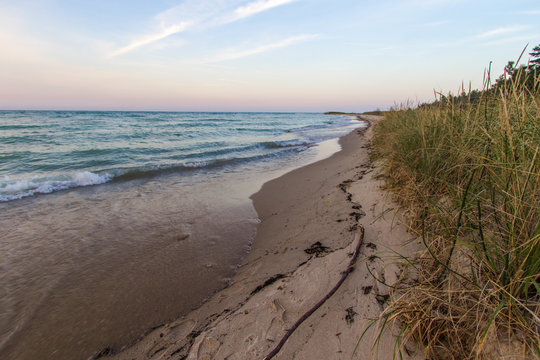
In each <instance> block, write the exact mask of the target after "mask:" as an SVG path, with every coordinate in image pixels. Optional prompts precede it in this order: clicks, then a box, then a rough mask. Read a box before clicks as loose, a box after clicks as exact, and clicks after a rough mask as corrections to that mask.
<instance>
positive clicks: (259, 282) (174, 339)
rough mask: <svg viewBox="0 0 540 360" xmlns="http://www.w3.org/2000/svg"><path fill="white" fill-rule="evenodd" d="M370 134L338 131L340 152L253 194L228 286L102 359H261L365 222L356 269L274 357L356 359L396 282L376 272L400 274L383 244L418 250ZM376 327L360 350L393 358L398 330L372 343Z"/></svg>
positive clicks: (319, 291)
mask: <svg viewBox="0 0 540 360" xmlns="http://www.w3.org/2000/svg"><path fill="white" fill-rule="evenodd" d="M358 118H359V120H364V121H367V122H368V123H369V122H371V121H376V119H377V117H376V116H359V117H358ZM370 133H371V129H369V127H368V128H367V129H356V130H353V131H352V132H351V133H349V134H348V135H346V136H344V137H342V138H340V140H339V141H340V144H341V150H340V151H339V152H337V153H335V154H333V155H332V156H330V157H329V158H326V159H324V160H320V161H318V162H315V163H312V164H309V165H306V166H304V167H301V168H298V169H296V170H292V171H290V172H288V173H286V174H285V175H282V176H280V177H278V178H276V179H273V180H271V181H269V182H267V183H265V184H264V185H263V186H262V188H261V189H260V190H259V191H258V192H257V193H255V194H253V195H252V196H251V199H252V200H253V205H254V207H255V209H256V211H257V214H258V216H259V219H260V220H261V223H260V224H259V225H258V226H257V235H256V237H255V240H254V242H253V245H252V248H251V251H250V253H249V254H248V256H247V257H246V258H245V259H244V261H243V263H242V265H241V267H240V268H239V270H238V272H237V273H236V275H235V276H234V277H233V279H232V281H231V283H230V285H229V286H228V287H226V288H225V289H223V290H221V291H219V292H218V293H216V294H214V295H213V296H212V297H211V298H210V299H209V300H208V301H207V302H205V303H204V304H203V305H202V306H201V307H199V308H198V309H196V310H194V311H192V312H190V313H188V314H187V315H185V316H183V317H182V318H180V319H177V320H175V321H173V322H171V323H168V324H165V325H163V326H160V327H157V328H155V329H153V330H152V331H151V332H150V333H148V334H147V335H146V336H144V337H143V338H142V339H140V340H139V341H138V342H136V343H135V344H134V345H132V346H130V347H128V348H126V349H124V350H122V351H120V352H119V353H117V354H114V355H113V354H112V352H113V350H112V349H106V350H104V351H102V352H101V353H100V354H98V355H97V356H94V358H107V359H169V358H186V359H225V358H231V359H259V358H262V357H264V356H265V355H266V353H268V352H269V351H270V350H272V348H273V347H274V346H275V345H276V344H277V342H279V340H280V338H281V336H282V335H284V333H285V331H286V330H287V329H288V328H289V327H290V326H291V325H292V324H293V323H294V322H295V321H296V320H297V319H298V318H299V317H300V316H301V315H302V314H303V313H304V312H305V311H306V310H307V309H309V308H310V307H311V306H312V305H313V304H314V303H316V302H317V301H318V300H319V299H320V298H321V297H323V296H324V294H325V293H326V292H327V291H328V289H330V288H331V287H332V286H333V284H334V283H335V282H336V281H337V279H338V278H339V277H340V275H341V273H342V272H343V271H344V270H345V269H346V268H347V263H348V262H349V260H350V258H349V256H350V253H351V252H352V251H353V249H354V246H355V244H356V242H355V241H354V240H355V237H357V232H358V231H357V228H358V226H359V225H363V226H364V227H365V231H366V235H365V245H364V246H363V247H362V249H361V254H360V259H359V264H358V266H357V269H356V271H354V272H352V273H351V276H350V277H349V278H348V279H347V280H346V281H345V283H344V284H343V286H342V287H341V289H339V290H338V292H337V293H336V294H335V295H334V296H333V297H332V298H330V299H329V300H328V302H327V303H326V304H324V305H323V306H322V307H321V308H320V309H319V310H317V311H316V312H315V313H314V314H313V315H312V316H311V317H310V318H309V319H308V320H307V321H306V322H305V323H304V324H303V325H302V326H300V328H299V329H298V330H297V331H296V332H295V333H294V334H293V336H292V337H291V338H290V339H289V340H288V342H287V343H286V344H285V346H284V348H283V349H282V350H281V352H280V353H278V354H277V356H276V358H277V359H290V358H294V359H304V358H306V359H308V358H309V359H311V358H321V359H323V358H350V357H351V355H352V353H353V351H354V349H355V347H356V346H357V343H358V340H359V338H360V336H361V334H362V332H363V331H364V329H365V328H366V327H367V326H368V325H369V320H368V319H369V318H375V317H377V316H378V315H379V314H380V312H381V311H382V309H383V308H384V302H385V301H386V300H387V299H388V296H389V287H387V286H383V285H381V283H380V282H378V281H377V279H375V278H374V277H373V276H372V275H371V274H376V276H378V277H379V279H380V278H381V277H382V278H384V279H385V280H386V282H387V283H393V282H395V281H396V280H397V277H399V273H400V268H399V266H398V265H396V264H394V262H395V261H394V260H395V259H393V258H391V257H390V258H389V257H388V254H386V256H385V255H384V253H389V252H392V251H399V252H403V251H410V250H408V249H405V248H404V245H403V243H404V242H405V241H406V240H408V236H409V235H408V234H407V232H406V230H405V229H404V228H403V227H401V226H397V225H396V223H397V220H396V219H397V218H396V216H397V217H398V218H399V214H397V213H395V210H393V208H394V205H393V204H392V203H391V201H390V200H389V199H388V198H387V196H386V195H385V194H384V193H383V192H382V191H381V190H379V185H380V184H379V181H378V180H377V179H375V177H374V174H375V173H374V168H375V167H374V165H373V164H371V162H370V160H369V156H368V148H369V140H368V138H369V136H371V135H370ZM386 258H388V259H390V260H386ZM368 269H369V270H368ZM373 330H375V329H373ZM376 335H377V333H376V332H374V331H368V333H367V335H366V336H365V338H364V339H365V340H363V341H362V342H361V343H358V346H357V349H356V353H357V354H358V353H360V354H368V353H370V354H373V356H375V357H377V356H378V357H380V358H388V356H390V357H389V358H391V353H392V351H393V341H394V337H393V335H392V331H385V332H384V334H383V336H382V337H381V340H380V345H381V346H379V347H378V348H377V349H372V344H373V341H374V336H376ZM372 350H373V352H372ZM389 351H390V352H389Z"/></svg>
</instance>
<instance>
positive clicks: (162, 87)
mask: <svg viewBox="0 0 540 360" xmlns="http://www.w3.org/2000/svg"><path fill="white" fill-rule="evenodd" d="M527 44H528V47H527V50H526V51H525V55H524V57H523V60H522V62H523V61H524V62H526V61H527V59H528V52H530V51H531V50H532V48H533V47H534V46H536V45H539V44H540V2H539V1H538V0H513V1H512V2H508V1H499V0H377V1H364V0H152V1H147V0H17V1H13V0H0V109H5V110H8V109H40V110H145V111H146V110H148V111H313V112H322V111H332V110H334V111H347V112H349V111H350V112H360V111H367V110H374V109H388V108H389V107H391V106H396V105H400V104H405V103H409V104H417V103H421V102H425V101H430V100H433V99H434V92H442V93H448V92H449V91H451V92H454V93H455V92H457V91H459V89H460V87H461V86H462V85H464V86H465V87H466V88H468V87H469V85H470V86H471V87H472V88H481V87H482V84H483V78H484V72H485V70H486V69H487V68H488V67H489V66H490V62H491V69H492V77H497V76H499V75H500V74H501V73H502V71H503V68H504V66H505V65H506V63H507V62H508V61H509V60H514V61H515V60H517V59H518V58H519V56H520V54H521V52H522V51H523V49H524V48H525V46H527Z"/></svg>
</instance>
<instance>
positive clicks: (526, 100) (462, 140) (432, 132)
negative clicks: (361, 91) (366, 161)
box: [373, 74, 540, 359]
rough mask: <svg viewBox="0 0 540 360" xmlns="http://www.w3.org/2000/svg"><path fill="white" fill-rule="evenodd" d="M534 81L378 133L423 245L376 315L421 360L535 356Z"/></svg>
mask: <svg viewBox="0 0 540 360" xmlns="http://www.w3.org/2000/svg"><path fill="white" fill-rule="evenodd" d="M523 76H524V77H525V76H536V74H523ZM539 81H540V79H539V78H538V77H537V76H536V78H535V79H533V80H532V81H531V80H530V79H529V81H528V83H529V84H530V83H533V84H534V86H533V87H532V88H531V87H530V86H525V85H524V82H512V83H510V84H508V85H509V86H505V87H499V88H492V89H489V90H486V91H484V92H483V93H482V97H481V99H480V100H479V101H475V102H474V103H472V102H470V101H469V102H461V103H454V102H451V101H439V102H436V103H434V104H432V105H430V106H424V107H419V108H416V109H397V110H394V111H391V112H389V113H387V114H386V115H385V118H384V119H383V120H381V121H380V122H379V123H378V124H377V126H376V129H375V130H376V135H375V138H374V142H373V143H374V147H375V154H376V156H377V157H379V158H381V159H384V162H385V177H386V179H387V182H386V183H387V187H388V189H390V190H391V191H393V193H394V194H395V197H396V200H397V201H398V202H399V203H400V204H401V205H402V206H403V207H404V208H405V209H406V210H407V213H408V214H409V226H410V227H411V229H413V231H415V232H416V233H417V235H418V236H419V238H421V239H422V241H423V243H424V246H425V250H424V252H423V253H422V254H420V255H419V256H418V257H417V258H415V259H408V261H409V263H410V264H409V266H411V267H413V268H414V272H415V274H416V279H415V280H409V283H408V284H404V285H407V286H403V289H402V290H399V291H396V292H395V294H394V299H393V301H392V303H391V305H390V306H389V307H388V308H387V309H386V311H385V312H384V314H383V316H384V317H385V321H388V320H392V321H397V322H398V323H399V324H400V326H401V327H402V329H403V333H402V336H401V340H412V341H414V342H416V343H418V344H420V345H421V346H422V347H423V348H424V349H425V352H426V356H427V357H428V358H430V359H492V358H503V357H504V358H505V359H512V358H514V359H529V358H537V357H540V333H539V331H540V285H539V284H540V224H539V223H540V174H539V170H540V166H539V165H540V160H539V159H540V154H539V147H540V110H539V104H540V92H539V88H540V87H539Z"/></svg>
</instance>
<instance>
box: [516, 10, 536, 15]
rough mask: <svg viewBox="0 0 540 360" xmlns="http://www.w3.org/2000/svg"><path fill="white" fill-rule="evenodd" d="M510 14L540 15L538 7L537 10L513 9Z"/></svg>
mask: <svg viewBox="0 0 540 360" xmlns="http://www.w3.org/2000/svg"><path fill="white" fill-rule="evenodd" d="M512 14H518V15H540V9H538V10H524V11H514V12H513V13H512Z"/></svg>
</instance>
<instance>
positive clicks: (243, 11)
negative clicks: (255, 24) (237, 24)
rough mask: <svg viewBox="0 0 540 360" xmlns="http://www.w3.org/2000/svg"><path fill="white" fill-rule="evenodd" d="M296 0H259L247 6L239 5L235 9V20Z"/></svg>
mask: <svg viewBox="0 0 540 360" xmlns="http://www.w3.org/2000/svg"><path fill="white" fill-rule="evenodd" d="M294 1H296V0H257V1H254V2H252V3H249V4H247V5H245V6H240V7H238V8H237V9H236V10H235V11H234V14H235V18H234V19H235V20H237V19H243V18H247V17H249V16H252V15H255V14H258V13H260V12H263V11H266V10H269V9H272V8H275V7H277V6H281V5H285V4H289V3H291V2H294Z"/></svg>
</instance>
